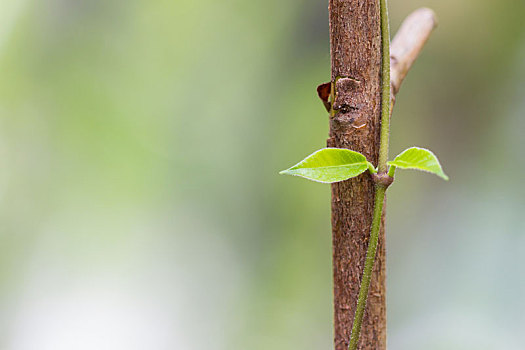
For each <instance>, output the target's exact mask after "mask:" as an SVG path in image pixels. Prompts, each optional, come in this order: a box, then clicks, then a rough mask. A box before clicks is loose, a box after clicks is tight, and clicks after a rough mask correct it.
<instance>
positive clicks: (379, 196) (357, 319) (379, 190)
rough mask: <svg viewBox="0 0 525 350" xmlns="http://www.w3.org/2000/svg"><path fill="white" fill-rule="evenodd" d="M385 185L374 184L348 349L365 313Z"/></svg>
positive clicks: (356, 337) (353, 347)
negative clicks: (369, 226)
mask: <svg viewBox="0 0 525 350" xmlns="http://www.w3.org/2000/svg"><path fill="white" fill-rule="evenodd" d="M385 192H386V186H383V185H376V194H375V204H374V217H373V221H372V230H371V233H370V242H369V243H368V250H367V252H366V261H365V269H364V271H363V277H362V278H361V287H360V288H359V298H358V300H357V309H356V310H355V316H354V324H353V326H352V334H351V336H350V344H349V345H348V349H349V350H356V349H357V343H358V341H359V335H360V333H361V325H362V323H363V315H364V313H365V306H366V300H367V298H368V289H369V287H370V280H371V278H372V268H373V267H374V262H375V260H376V251H377V245H378V242H379V228H380V226H381V216H382V214H383V203H384V200H385Z"/></svg>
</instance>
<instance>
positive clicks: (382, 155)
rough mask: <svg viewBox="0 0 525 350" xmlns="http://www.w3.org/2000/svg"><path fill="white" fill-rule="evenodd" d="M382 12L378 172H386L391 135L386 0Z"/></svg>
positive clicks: (383, 2) (380, 2)
mask: <svg viewBox="0 0 525 350" xmlns="http://www.w3.org/2000/svg"><path fill="white" fill-rule="evenodd" d="M379 6H380V11H381V12H380V14H381V53H382V63H381V90H382V91H381V141H380V145H379V164H378V172H379V173H380V174H381V173H386V170H387V165H386V162H387V161H388V141H389V140H388V139H389V136H390V26H389V23H388V6H387V3H386V0H379Z"/></svg>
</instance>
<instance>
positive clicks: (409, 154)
mask: <svg viewBox="0 0 525 350" xmlns="http://www.w3.org/2000/svg"><path fill="white" fill-rule="evenodd" d="M388 165H390V166H395V167H398V168H402V169H417V170H423V171H428V172H429V173H432V174H436V175H437V176H439V177H442V178H443V179H445V180H448V176H447V175H445V173H444V172H443V169H441V165H440V164H439V160H438V159H437V157H436V156H435V155H434V153H432V152H431V151H429V150H428V149H424V148H419V147H411V148H408V149H406V150H404V151H403V152H402V153H401V154H399V155H398V156H397V157H396V158H395V159H394V160H393V161H391V162H388Z"/></svg>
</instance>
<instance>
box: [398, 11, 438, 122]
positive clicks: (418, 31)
mask: <svg viewBox="0 0 525 350" xmlns="http://www.w3.org/2000/svg"><path fill="white" fill-rule="evenodd" d="M436 26H437V17H436V14H435V13H434V11H432V10H431V9H429V8H420V9H418V10H415V11H414V12H412V13H411V14H410V15H408V17H407V18H406V19H405V20H404V21H403V23H402V24H401V27H400V28H399V30H398V32H397V33H396V36H395V37H394V39H393V40H392V45H391V49H390V69H391V71H390V83H391V94H390V95H391V99H390V100H391V103H390V106H391V108H392V107H393V106H394V104H395V102H396V94H397V93H398V91H399V88H400V87H401V83H402V82H403V80H404V79H405V77H406V75H407V73H408V71H409V70H410V67H412V64H413V63H414V61H415V60H416V58H417V57H418V56H419V53H420V52H421V50H422V49H423V46H424V45H425V43H426V42H427V40H428V38H429V37H430V34H431V33H432V31H433V30H434V28H436ZM390 113H392V109H390Z"/></svg>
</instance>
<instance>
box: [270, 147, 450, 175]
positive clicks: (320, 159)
mask: <svg viewBox="0 0 525 350" xmlns="http://www.w3.org/2000/svg"><path fill="white" fill-rule="evenodd" d="M387 164H388V165H389V166H390V167H391V168H390V170H389V172H388V173H389V175H390V176H393V175H394V171H395V169H396V168H401V169H416V170H422V171H427V172H429V173H432V174H435V175H437V176H439V177H441V178H443V179H444V180H448V176H447V175H445V173H444V172H443V169H442V168H441V165H440V164H439V161H438V159H437V157H436V156H435V155H434V153H432V152H431V151H429V150H427V149H424V148H419V147H411V148H408V149H406V150H405V151H403V152H402V153H400V154H399V155H398V156H397V157H396V158H395V159H394V160H393V161H390V162H388V163H387ZM366 170H369V171H370V172H371V173H376V172H377V170H376V169H375V168H374V166H373V165H372V164H371V163H370V162H369V161H368V160H367V159H366V157H365V156H364V155H362V154H361V153H359V152H354V151H351V150H348V149H343V148H323V149H320V150H318V151H316V152H314V153H312V154H311V155H309V156H308V157H306V158H305V159H303V160H302V161H300V162H299V163H297V164H296V165H294V166H293V167H291V168H289V169H287V170H283V171H281V172H280V173H279V174H284V175H294V176H301V177H304V178H306V179H308V180H313V181H317V182H323V183H333V182H339V181H344V180H348V179H350V178H352V177H356V176H357V175H359V174H361V173H364V172H365V171H366Z"/></svg>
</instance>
